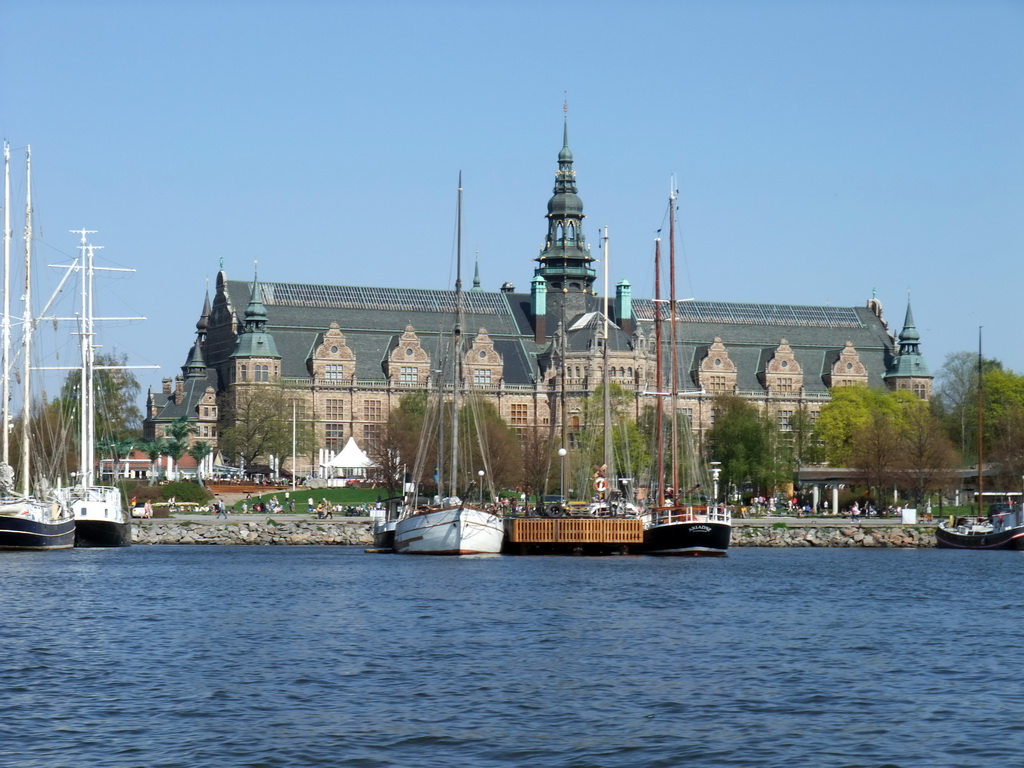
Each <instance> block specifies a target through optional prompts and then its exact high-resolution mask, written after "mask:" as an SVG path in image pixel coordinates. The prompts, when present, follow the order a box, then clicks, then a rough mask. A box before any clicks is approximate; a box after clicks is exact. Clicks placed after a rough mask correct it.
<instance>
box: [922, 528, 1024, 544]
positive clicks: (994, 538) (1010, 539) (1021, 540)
mask: <svg viewBox="0 0 1024 768" xmlns="http://www.w3.org/2000/svg"><path fill="white" fill-rule="evenodd" d="M935 544H936V546H939V547H942V548H943V549H1024V526H1022V527H1017V528H1009V529H1007V530H1005V531H998V532H989V533H957V532H956V531H950V530H947V529H945V528H942V527H941V526H940V527H939V528H936V529H935Z"/></svg>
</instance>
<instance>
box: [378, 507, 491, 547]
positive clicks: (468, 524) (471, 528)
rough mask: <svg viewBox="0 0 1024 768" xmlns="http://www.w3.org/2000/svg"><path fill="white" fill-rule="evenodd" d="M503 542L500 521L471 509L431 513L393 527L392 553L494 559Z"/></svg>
mask: <svg viewBox="0 0 1024 768" xmlns="http://www.w3.org/2000/svg"><path fill="white" fill-rule="evenodd" d="M504 539H505V525H504V523H503V521H502V519H501V518H500V517H499V516H498V515H495V514H492V513H491V512H486V511H484V510H482V509H475V508H474V507H470V506H468V505H467V506H451V507H442V508H440V509H430V510H427V511H424V512H418V513H416V514H412V515H409V516H408V517H403V518H402V519H401V520H399V521H398V523H397V524H396V525H395V545H394V546H395V552H399V553H401V554H407V555H484V554H490V555H496V554H498V553H500V552H501V545H502V542H503V541H504Z"/></svg>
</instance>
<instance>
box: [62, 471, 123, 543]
mask: <svg viewBox="0 0 1024 768" xmlns="http://www.w3.org/2000/svg"><path fill="white" fill-rule="evenodd" d="M58 494H60V496H61V498H62V499H63V500H64V502H65V503H66V504H67V506H68V508H69V509H70V510H71V511H72V513H73V514H74V516H75V523H76V530H75V546H76V547H126V546H128V545H129V544H131V543H132V528H131V517H130V516H129V514H128V510H126V509H125V508H124V506H123V505H122V504H121V491H119V490H118V489H117V488H114V487H112V486H106V485H91V486H86V487H84V488H83V487H81V486H74V487H70V488H63V489H61V490H60V491H58Z"/></svg>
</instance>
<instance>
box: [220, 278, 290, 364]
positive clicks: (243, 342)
mask: <svg viewBox="0 0 1024 768" xmlns="http://www.w3.org/2000/svg"><path fill="white" fill-rule="evenodd" d="M231 356H232V357H276V358H280V357H281V356H280V355H279V354H277V344H275V343H274V337H273V336H271V335H270V334H269V333H267V308H266V307H265V306H264V305H263V288H262V286H260V279H259V275H258V274H256V272H255V271H254V272H253V279H252V295H251V297H250V299H249V305H248V306H247V307H246V308H245V326H244V327H243V329H242V332H241V333H240V334H238V341H237V343H236V345H235V351H234V352H233V353H232V355H231Z"/></svg>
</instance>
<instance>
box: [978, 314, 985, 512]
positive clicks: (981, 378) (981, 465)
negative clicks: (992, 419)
mask: <svg viewBox="0 0 1024 768" xmlns="http://www.w3.org/2000/svg"><path fill="white" fill-rule="evenodd" d="M984 424H985V374H984V369H983V365H982V358H981V328H980V327H979V328H978V517H983V516H984V514H985V512H984V507H983V503H984V496H985V493H984V491H985V461H984V456H983V448H984V439H983V433H984V429H983V427H984Z"/></svg>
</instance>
